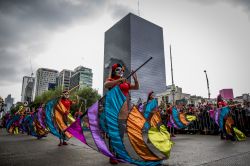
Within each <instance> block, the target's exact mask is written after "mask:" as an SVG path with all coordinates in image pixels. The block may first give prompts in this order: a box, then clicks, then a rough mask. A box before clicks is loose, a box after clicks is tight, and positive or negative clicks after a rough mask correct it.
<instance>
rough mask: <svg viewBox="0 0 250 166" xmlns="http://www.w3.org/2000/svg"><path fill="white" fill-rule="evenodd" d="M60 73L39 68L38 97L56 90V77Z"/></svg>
mask: <svg viewBox="0 0 250 166" xmlns="http://www.w3.org/2000/svg"><path fill="white" fill-rule="evenodd" d="M57 76H58V71H57V70H53V69H47V68H39V69H38V70H37V71H36V91H35V92H36V93H35V95H36V96H39V95H41V94H42V93H43V92H46V91H47V90H49V89H54V88H55V86H56V77H57Z"/></svg>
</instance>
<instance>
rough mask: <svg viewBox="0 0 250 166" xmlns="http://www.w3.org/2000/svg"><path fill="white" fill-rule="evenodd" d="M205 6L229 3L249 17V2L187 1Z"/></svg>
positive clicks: (247, 0)
mask: <svg viewBox="0 0 250 166" xmlns="http://www.w3.org/2000/svg"><path fill="white" fill-rule="evenodd" d="M189 1H190V2H196V3H200V4H205V5H213V4H216V3H229V4H231V5H233V6H235V7H241V8H242V9H243V10H244V11H245V12H247V14H248V15H249V16H250V0H189Z"/></svg>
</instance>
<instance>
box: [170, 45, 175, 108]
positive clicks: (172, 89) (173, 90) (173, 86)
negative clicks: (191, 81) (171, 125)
mask: <svg viewBox="0 0 250 166" xmlns="http://www.w3.org/2000/svg"><path fill="white" fill-rule="evenodd" d="M169 50H170V63H171V77H172V87H171V91H172V96H173V105H174V104H175V98H174V97H175V85H174V75H173V64H172V51H171V45H170V46H169Z"/></svg>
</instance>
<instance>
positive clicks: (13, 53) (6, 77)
mask: <svg viewBox="0 0 250 166" xmlns="http://www.w3.org/2000/svg"><path fill="white" fill-rule="evenodd" d="M114 8H116V9H114ZM107 9H108V12H110V14H112V15H113V16H115V15H119V17H120V15H121V14H123V13H124V12H125V11H128V9H126V7H124V6H121V5H118V4H115V5H114V4H112V3H111V1H109V0H53V1H51V0H42V1H41V0H22V1H20V0H0V23H1V24H0V78H1V79H0V85H3V84H8V83H13V82H18V81H19V82H20V80H21V79H22V78H21V77H22V76H23V75H25V74H26V75H27V74H30V69H29V68H30V65H29V56H27V55H30V56H32V59H34V58H36V55H37V54H38V53H41V52H42V51H43V50H44V49H45V48H46V45H47V42H46V41H49V40H50V37H51V36H53V34H54V32H58V31H62V30H64V29H67V28H68V27H69V26H70V25H72V24H77V23H78V22H80V23H82V22H88V21H92V20H93V19H94V18H96V17H98V16H101V15H102V14H103V13H105V11H107ZM34 68H35V67H34ZM19 77H20V78H19Z"/></svg>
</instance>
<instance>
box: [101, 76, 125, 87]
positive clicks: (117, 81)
mask: <svg viewBox="0 0 250 166" xmlns="http://www.w3.org/2000/svg"><path fill="white" fill-rule="evenodd" d="M125 81H126V79H125V78H120V79H117V80H112V81H111V80H107V81H106V82H105V83H104V87H105V88H107V89H109V88H112V87H114V86H115V85H117V84H119V83H122V82H125Z"/></svg>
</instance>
